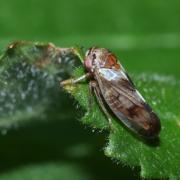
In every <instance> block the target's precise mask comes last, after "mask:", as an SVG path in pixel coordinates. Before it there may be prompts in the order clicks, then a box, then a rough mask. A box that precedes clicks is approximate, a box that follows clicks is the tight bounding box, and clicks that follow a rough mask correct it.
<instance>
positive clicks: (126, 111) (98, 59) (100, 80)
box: [84, 47, 161, 138]
mask: <svg viewBox="0 0 180 180" xmlns="http://www.w3.org/2000/svg"><path fill="white" fill-rule="evenodd" d="M84 66H85V68H86V69H87V71H88V72H89V73H90V74H91V77H92V81H96V82H97V87H96V88H98V89H97V90H98V92H100V93H99V94H100V96H101V98H102V99H103V101H104V102H105V103H106V104H107V105H108V106H109V108H110V109H111V110H112V112H113V113H114V114H115V115H116V117H117V118H118V119H119V120H121V121H122V122H123V123H124V124H125V125H126V126H127V127H128V128H129V129H131V130H132V131H134V132H136V133H138V134H139V135H141V136H144V137H146V138H154V137H156V136H158V134H159V132H160V129H161V125H160V120H159V118H158V117H157V115H156V114H155V113H154V112H153V111H152V109H151V107H150V106H149V105H148V104H147V103H146V102H145V100H144V99H143V97H142V96H141V94H140V93H139V92H138V91H137V90H136V88H135V86H134V84H133V83H132V81H131V79H130V78H129V76H128V75H127V73H126V71H125V70H124V68H123V67H122V65H121V64H119V63H118V61H117V58H116V57H115V55H113V54H112V53H111V52H110V51H109V50H107V49H104V48H95V47H93V48H91V49H89V51H88V52H87V53H86V57H85V61H84ZM101 106H102V105H101Z"/></svg>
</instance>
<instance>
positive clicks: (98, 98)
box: [90, 81, 112, 129]
mask: <svg viewBox="0 0 180 180" xmlns="http://www.w3.org/2000/svg"><path fill="white" fill-rule="evenodd" d="M90 86H91V87H92V88H93V90H94V93H95V95H96V98H97V100H98V103H99V105H100V107H101V109H102V110H103V112H104V114H105V116H106V117H107V119H108V122H109V126H110V129H112V120H111V116H110V114H109V113H108V111H107V110H106V107H105V105H104V102H103V99H102V96H101V92H100V89H99V87H98V84H97V82H96V81H90Z"/></svg>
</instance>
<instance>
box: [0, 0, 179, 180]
mask: <svg viewBox="0 0 180 180" xmlns="http://www.w3.org/2000/svg"><path fill="white" fill-rule="evenodd" d="M179 8H180V1H179V0H173V1H172V0H166V1H164V0H157V1H152V0H147V1H144V0H137V1H134V0H119V1H118V0H111V1H101V0H99V1H97V0H91V1H83V0H76V1H73V0H71V1H70V0H51V1H48V0H29V1H24V0H14V1H10V0H1V1H0V47H1V48H4V47H5V46H6V45H7V44H8V43H9V42H11V41H14V40H22V39H24V40H31V41H43V42H49V41H51V42H53V43H55V44H56V45H58V46H62V47H71V46H74V45H80V46H84V47H85V48H88V47H90V46H92V45H97V46H101V47H106V48H109V49H111V50H112V51H114V52H115V53H116V54H117V55H118V57H120V60H121V62H123V65H124V66H125V67H126V69H128V71H129V72H137V73H141V72H149V73H160V74H167V75H174V76H176V77H179V76H180V68H179V65H180V61H179V58H180V51H179V48H180V34H179V32H180V23H179V20H180V11H179ZM66 98H67V101H68V103H69V111H71V113H72V117H76V118H70V119H66V121H60V117H57V118H55V120H53V121H49V122H46V123H44V122H38V119H37V123H36V122H34V123H32V124H30V123H29V124H27V125H24V126H22V127H21V128H18V130H11V131H10V132H8V133H7V135H6V136H3V135H2V136H1V137H0V178H1V179H18V180H20V179H35V180H36V179H37V180H39V179H43V180H44V179H47V180H54V179H73V180H76V179H77V180H81V179H82V180H84V179H88V180H89V179H114V180H115V179H132V178H133V179H139V178H138V173H139V169H135V170H131V169H130V168H128V167H125V166H124V165H117V162H115V161H114V160H110V159H108V158H106V157H105V156H104V155H103V146H104V144H105V143H106V142H105V140H104V136H102V135H100V133H92V132H91V130H90V128H88V127H86V128H85V127H84V126H83V125H81V124H80V123H79V122H78V121H77V120H76V119H77V118H78V115H77V113H76V110H75V107H74V106H72V104H74V103H73V102H72V99H69V98H68V97H66ZM61 111H62V110H61Z"/></svg>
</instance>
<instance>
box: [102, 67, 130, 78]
mask: <svg viewBox="0 0 180 180" xmlns="http://www.w3.org/2000/svg"><path fill="white" fill-rule="evenodd" d="M99 73H100V74H101V75H102V76H103V77H104V78H105V79H107V80H108V81H111V80H118V79H120V78H124V79H127V76H126V74H125V73H124V72H123V71H116V70H114V69H107V68H100V69H99Z"/></svg>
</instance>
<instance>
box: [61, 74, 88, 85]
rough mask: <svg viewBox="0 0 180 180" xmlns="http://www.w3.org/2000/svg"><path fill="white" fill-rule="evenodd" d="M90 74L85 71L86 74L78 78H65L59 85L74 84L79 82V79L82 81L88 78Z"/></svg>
mask: <svg viewBox="0 0 180 180" xmlns="http://www.w3.org/2000/svg"><path fill="white" fill-rule="evenodd" d="M89 76H90V73H87V74H84V75H83V76H80V77H79V78H77V79H72V78H70V79H67V80H64V81H61V82H60V86H66V85H69V84H76V83H79V82H81V81H83V80H84V79H86V78H88V77H89Z"/></svg>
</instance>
